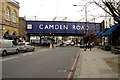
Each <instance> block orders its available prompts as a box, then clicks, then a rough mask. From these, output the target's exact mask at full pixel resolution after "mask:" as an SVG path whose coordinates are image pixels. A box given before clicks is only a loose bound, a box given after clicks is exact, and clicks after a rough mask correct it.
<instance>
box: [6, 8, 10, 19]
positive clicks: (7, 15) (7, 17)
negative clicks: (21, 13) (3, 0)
mask: <svg viewBox="0 0 120 80" xmlns="http://www.w3.org/2000/svg"><path fill="white" fill-rule="evenodd" d="M5 19H6V20H8V21H10V9H9V8H7V9H6V10H5Z"/></svg>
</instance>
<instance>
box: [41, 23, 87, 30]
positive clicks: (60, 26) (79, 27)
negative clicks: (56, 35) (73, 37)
mask: <svg viewBox="0 0 120 80" xmlns="http://www.w3.org/2000/svg"><path fill="white" fill-rule="evenodd" d="M39 29H41V30H43V29H48V30H49V29H55V30H58V29H60V30H63V29H64V30H65V29H69V26H68V25H57V24H55V25H43V24H40V25H39ZM72 29H73V30H85V29H86V30H89V26H86V27H85V26H81V25H72Z"/></svg>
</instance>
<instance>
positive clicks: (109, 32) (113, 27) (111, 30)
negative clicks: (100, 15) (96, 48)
mask: <svg viewBox="0 0 120 80" xmlns="http://www.w3.org/2000/svg"><path fill="white" fill-rule="evenodd" d="M119 25H120V24H116V25H114V26H112V27H111V28H109V29H108V30H107V31H106V32H105V33H104V34H103V36H107V35H110V34H111V33H112V32H113V31H114V30H115V29H116V28H117V27H118V26H119Z"/></svg>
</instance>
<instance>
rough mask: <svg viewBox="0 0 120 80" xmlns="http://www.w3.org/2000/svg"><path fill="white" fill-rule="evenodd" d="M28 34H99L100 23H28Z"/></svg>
mask: <svg viewBox="0 0 120 80" xmlns="http://www.w3.org/2000/svg"><path fill="white" fill-rule="evenodd" d="M26 31H27V33H54V34H55V33H73V34H74V33H75V34H83V33H85V32H87V33H88V34H98V33H99V32H100V23H85V22H65V21H26Z"/></svg>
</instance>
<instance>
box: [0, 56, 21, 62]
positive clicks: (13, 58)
mask: <svg viewBox="0 0 120 80" xmlns="http://www.w3.org/2000/svg"><path fill="white" fill-rule="evenodd" d="M16 58H19V56H15V57H10V58H6V59H1V60H0V61H7V60H11V59H16Z"/></svg>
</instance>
